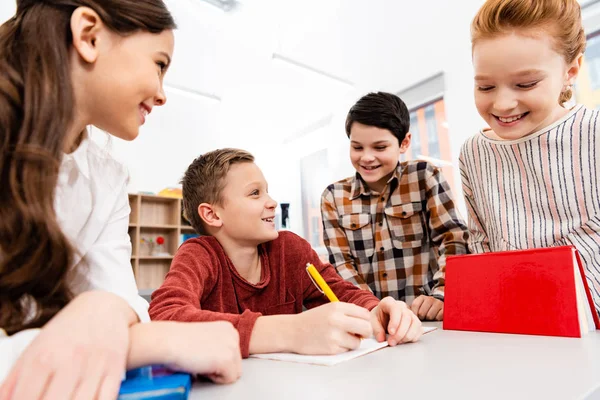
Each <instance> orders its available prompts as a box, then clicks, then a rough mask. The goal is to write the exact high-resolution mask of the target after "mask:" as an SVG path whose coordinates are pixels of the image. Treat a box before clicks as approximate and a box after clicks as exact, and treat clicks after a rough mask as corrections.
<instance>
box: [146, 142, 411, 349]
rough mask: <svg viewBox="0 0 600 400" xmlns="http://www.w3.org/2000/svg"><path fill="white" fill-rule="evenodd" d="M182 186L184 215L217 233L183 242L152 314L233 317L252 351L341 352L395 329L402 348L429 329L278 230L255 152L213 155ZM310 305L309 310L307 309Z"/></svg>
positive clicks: (403, 307)
mask: <svg viewBox="0 0 600 400" xmlns="http://www.w3.org/2000/svg"><path fill="white" fill-rule="evenodd" d="M182 183H183V207H184V213H185V215H186V217H187V218H188V219H189V221H190V222H191V224H192V226H193V227H194V229H196V231H198V232H199V233H202V234H205V235H207V236H202V237H199V238H196V239H191V240H188V241H186V242H185V243H184V244H183V245H182V246H181V247H180V248H179V250H178V252H177V254H176V255H175V258H174V259H173V263H172V264H171V269H170V271H169V273H168V274H167V276H166V278H165V281H164V283H163V285H162V286H161V287H160V289H158V290H156V291H155V292H154V293H153V295H152V302H151V304H150V316H151V318H152V319H154V320H173V321H190V322H191V321H220V320H224V321H229V322H231V323H232V324H233V325H234V326H235V327H236V328H237V329H238V331H239V334H240V347H241V352H242V356H243V357H248V356H249V355H250V354H254V353H269V352H294V353H301V354H337V353H341V352H344V351H347V350H351V349H355V348H357V347H359V346H360V339H359V337H371V336H373V335H374V336H375V338H376V339H377V340H378V341H380V342H381V341H383V340H385V339H386V336H385V334H386V333H388V334H389V337H388V339H387V340H388V342H389V344H390V345H391V346H395V345H396V344H398V343H404V342H414V341H416V340H418V339H419V337H420V336H421V334H422V328H421V322H420V321H419V319H418V318H417V316H416V315H415V314H414V313H413V312H412V311H411V310H410V309H408V308H407V306H406V304H405V303H404V302H401V301H397V300H394V299H393V298H392V297H386V298H384V299H382V300H381V301H379V300H378V299H377V297H375V296H374V295H372V294H371V293H370V292H368V291H365V290H362V289H359V288H357V287H355V286H354V285H353V284H351V283H349V282H346V281H344V280H343V279H342V278H341V277H340V276H338V275H337V273H336V272H335V270H334V269H333V267H332V266H331V265H330V264H323V263H321V262H320V260H319V257H318V256H317V254H316V253H315V252H314V251H313V250H312V248H311V246H310V244H309V243H308V242H307V241H305V240H304V239H302V238H300V237H299V236H297V235H295V234H293V233H291V232H287V231H284V232H277V231H276V230H275V224H274V222H273V219H274V217H275V207H276V206H277V203H276V202H275V201H274V200H273V199H272V198H271V197H270V196H269V194H268V190H267V182H266V181H265V178H264V176H263V174H262V172H261V170H260V169H259V168H258V166H256V164H254V157H253V156H252V155H251V154H250V153H248V152H245V151H243V150H237V149H221V150H216V151H213V152H210V153H206V154H204V155H202V156H200V157H198V158H197V159H196V160H194V162H193V163H192V164H191V165H190V166H189V168H188V170H187V171H186V173H185V175H184V177H183V180H182ZM306 263H312V264H314V265H315V267H316V268H317V270H318V271H319V272H320V273H321V275H322V276H323V278H324V279H325V281H326V282H327V283H328V284H329V286H330V287H331V289H332V290H333V292H334V293H335V294H336V295H337V297H338V298H339V300H340V302H339V303H329V301H328V300H327V298H326V297H325V296H324V295H323V294H322V293H321V292H319V291H318V290H317V288H316V287H315V286H314V284H313V283H312V281H311V280H310V278H309V276H308V274H307V273H306ZM303 305H304V306H305V307H306V308H307V309H309V310H308V311H306V312H302V306H303ZM369 310H370V312H369Z"/></svg>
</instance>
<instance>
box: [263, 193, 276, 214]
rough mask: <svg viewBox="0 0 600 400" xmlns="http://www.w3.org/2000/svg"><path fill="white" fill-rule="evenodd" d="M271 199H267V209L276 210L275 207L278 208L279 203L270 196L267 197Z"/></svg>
mask: <svg viewBox="0 0 600 400" xmlns="http://www.w3.org/2000/svg"><path fill="white" fill-rule="evenodd" d="M267 196H268V197H269V198H268V199H267V203H266V204H265V207H266V208H267V209H269V210H274V209H275V207H277V202H276V201H275V200H273V198H272V197H271V196H269V195H267Z"/></svg>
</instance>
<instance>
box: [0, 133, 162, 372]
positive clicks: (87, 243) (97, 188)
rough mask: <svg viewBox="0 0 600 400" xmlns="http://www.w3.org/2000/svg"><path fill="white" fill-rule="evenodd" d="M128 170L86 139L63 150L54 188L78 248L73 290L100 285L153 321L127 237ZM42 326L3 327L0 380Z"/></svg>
mask: <svg viewBox="0 0 600 400" xmlns="http://www.w3.org/2000/svg"><path fill="white" fill-rule="evenodd" d="M128 179H129V174H128V172H127V169H126V168H125V167H124V166H123V165H122V164H120V163H119V162H117V161H116V160H114V159H113V158H112V157H111V156H110V155H109V154H108V153H107V152H106V151H105V150H103V149H102V148H100V147H99V146H98V145H97V144H96V143H94V142H93V141H91V140H89V139H85V140H84V141H83V142H82V143H81V145H80V146H79V147H78V148H77V150H75V151H74V152H73V153H71V154H65V155H64V158H63V160H62V164H61V167H60V172H59V176H58V185H57V188H56V197H55V205H54V206H55V210H56V214H57V217H58V221H59V224H60V226H61V227H62V229H63V232H64V233H65V234H66V236H67V238H69V239H70V240H71V242H72V243H73V245H74V247H75V248H76V250H77V251H76V254H75V260H74V266H75V274H73V281H72V282H71V290H72V291H73V293H74V294H79V293H82V292H85V291H87V290H92V289H99V290H105V291H108V292H112V293H115V294H117V295H119V296H121V297H122V298H124V299H125V300H126V301H127V302H128V303H129V304H130V305H131V308H132V309H133V310H134V311H135V312H136V314H137V315H138V317H139V319H140V321H142V322H147V321H149V320H150V317H149V315H148V303H147V302H146V301H145V300H144V299H143V298H141V297H140V296H139V295H138V291H137V286H136V283H135V279H134V276H133V270H132V268H131V263H130V259H131V241H130V239H129V235H128V226H129V213H130V211H131V210H130V207H129V199H128V196H127V182H128ZM38 332H39V329H31V330H28V331H23V332H19V333H17V334H15V335H12V336H10V337H7V336H6V335H5V334H3V331H2V330H1V329H0V382H2V381H3V380H4V379H5V377H6V375H7V374H8V372H9V371H10V369H11V367H12V365H13V364H14V362H15V361H16V360H17V359H18V357H19V355H20V354H21V352H22V351H23V350H24V349H25V348H26V347H27V346H28V345H29V343H30V342H31V341H32V340H33V339H34V338H35V336H36V335H37V333H38Z"/></svg>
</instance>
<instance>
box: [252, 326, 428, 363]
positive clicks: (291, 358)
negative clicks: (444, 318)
mask: <svg viewBox="0 0 600 400" xmlns="http://www.w3.org/2000/svg"><path fill="white" fill-rule="evenodd" d="M435 329H437V328H436V327H423V333H427V332H431V331H433V330H435ZM387 345H388V344H387V341H384V342H382V343H378V342H377V341H376V340H375V339H373V338H369V339H363V340H361V343H360V347H359V348H358V349H356V350H351V351H347V352H345V353H341V354H336V355H333V356H309V355H305V354H296V353H268V354H253V355H251V356H250V357H251V358H261V359H263V360H276V361H288V362H297V363H303V364H315V365H327V366H331V365H336V364H339V363H342V362H344V361H349V360H352V359H353V358H357V357H360V356H363V355H365V354H369V353H372V352H374V351H376V350H379V349H381V348H383V347H386V346H387Z"/></svg>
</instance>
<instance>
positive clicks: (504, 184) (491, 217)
mask: <svg viewBox="0 0 600 400" xmlns="http://www.w3.org/2000/svg"><path fill="white" fill-rule="evenodd" d="M599 131H600V118H599V112H598V111H595V110H590V109H588V108H586V107H584V106H582V105H578V106H576V107H574V108H573V109H571V111H570V112H569V113H568V114H567V115H566V116H565V117H563V118H562V119H560V120H558V121H556V122H555V123H553V124H552V125H550V126H548V127H546V128H544V129H542V130H539V131H537V132H535V133H533V134H531V135H528V136H526V137H523V138H521V139H517V140H510V141H499V140H493V139H490V138H489V137H487V136H486V135H485V131H482V132H480V133H479V134H477V135H475V136H473V137H471V138H469V139H468V140H467V141H466V142H465V144H464V145H463V147H462V149H461V154H460V172H461V177H462V184H463V192H464V195H465V200H466V204H467V209H468V212H469V229H470V231H471V235H470V238H469V250H470V251H471V252H473V253H482V252H487V251H505V250H515V249H527V248H535V247H549V246H562V245H574V246H575V247H576V248H577V249H578V250H579V252H580V254H581V257H582V260H583V263H584V264H585V271H586V278H587V282H588V285H589V287H590V291H591V292H592V296H593V298H594V302H595V304H596V308H597V309H598V310H599V311H600V167H599V166H598V157H600V135H599V134H598V133H599Z"/></svg>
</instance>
